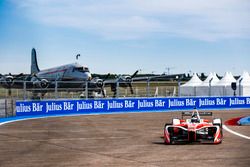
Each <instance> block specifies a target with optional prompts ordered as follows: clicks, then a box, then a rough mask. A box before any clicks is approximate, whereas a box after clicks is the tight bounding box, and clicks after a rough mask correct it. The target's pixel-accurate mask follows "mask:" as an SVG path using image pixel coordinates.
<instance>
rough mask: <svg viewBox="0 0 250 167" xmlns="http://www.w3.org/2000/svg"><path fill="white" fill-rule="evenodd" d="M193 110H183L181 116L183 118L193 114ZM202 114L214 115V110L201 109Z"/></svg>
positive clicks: (200, 113)
mask: <svg viewBox="0 0 250 167" xmlns="http://www.w3.org/2000/svg"><path fill="white" fill-rule="evenodd" d="M192 114H193V112H192V111H182V112H181V117H182V118H183V117H184V116H192ZM199 115H200V116H213V113H212V112H207V111H201V112H199Z"/></svg>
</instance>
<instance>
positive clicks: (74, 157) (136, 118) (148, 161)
mask: <svg viewBox="0 0 250 167" xmlns="http://www.w3.org/2000/svg"><path fill="white" fill-rule="evenodd" d="M180 114H181V113H180V112H147V113H120V114H105V115H81V116H80V115H78V116H67V117H47V118H43V119H32V120H24V121H17V122H12V123H7V124H3V125H1V126H0V155H1V156H0V166H1V167H13V166H15V167H16V166H20V167H28V166H30V167H31V166H32V167H40V166H53V167H54V166H67V167H68V166H72V167H73V166H136V167H138V166H152V167H154V166H156V167H158V166H160V167H161V166H162V167H163V166H188V167H190V166H199V167H203V166H220V167H221V166H222V167H228V166H236V167H242V166H243V167H244V166H245V167H248V166H249V164H250V154H249V153H250V140H248V139H246V138H242V137H240V136H237V135H234V134H232V133H230V132H228V131H226V130H224V131H223V132H224V140H223V142H222V144H218V145H210V144H184V145H165V144H163V139H162V137H163V127H164V125H165V123H167V122H171V119H172V118H173V117H180ZM213 114H214V117H218V118H222V120H223V122H224V121H226V120H228V119H230V118H235V117H241V116H247V115H250V109H245V110H243V109H242V110H221V111H219V110H217V111H213ZM227 127H228V128H230V129H231V130H233V131H235V132H237V133H240V134H243V135H246V136H250V128H249V126H227Z"/></svg>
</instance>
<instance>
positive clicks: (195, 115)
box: [191, 113, 200, 123]
mask: <svg viewBox="0 0 250 167" xmlns="http://www.w3.org/2000/svg"><path fill="white" fill-rule="evenodd" d="M191 122H192V123H199V122H200V120H199V118H198V117H197V114H196V113H194V114H193V115H192V117H191Z"/></svg>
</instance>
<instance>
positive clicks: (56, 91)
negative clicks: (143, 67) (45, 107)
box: [55, 81, 58, 99]
mask: <svg viewBox="0 0 250 167" xmlns="http://www.w3.org/2000/svg"><path fill="white" fill-rule="evenodd" d="M55 99H58V82H57V81H56V82H55Z"/></svg>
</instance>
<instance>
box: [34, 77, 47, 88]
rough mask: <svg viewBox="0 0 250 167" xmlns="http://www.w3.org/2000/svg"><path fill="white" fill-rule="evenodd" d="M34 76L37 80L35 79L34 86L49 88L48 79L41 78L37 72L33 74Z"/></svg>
mask: <svg viewBox="0 0 250 167" xmlns="http://www.w3.org/2000/svg"><path fill="white" fill-rule="evenodd" d="M32 76H33V77H35V78H36V79H37V80H35V81H34V82H33V85H34V86H37V87H40V88H44V89H45V88H48V86H49V81H48V80H47V79H41V78H39V77H38V76H37V75H36V74H33V75H32Z"/></svg>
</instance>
